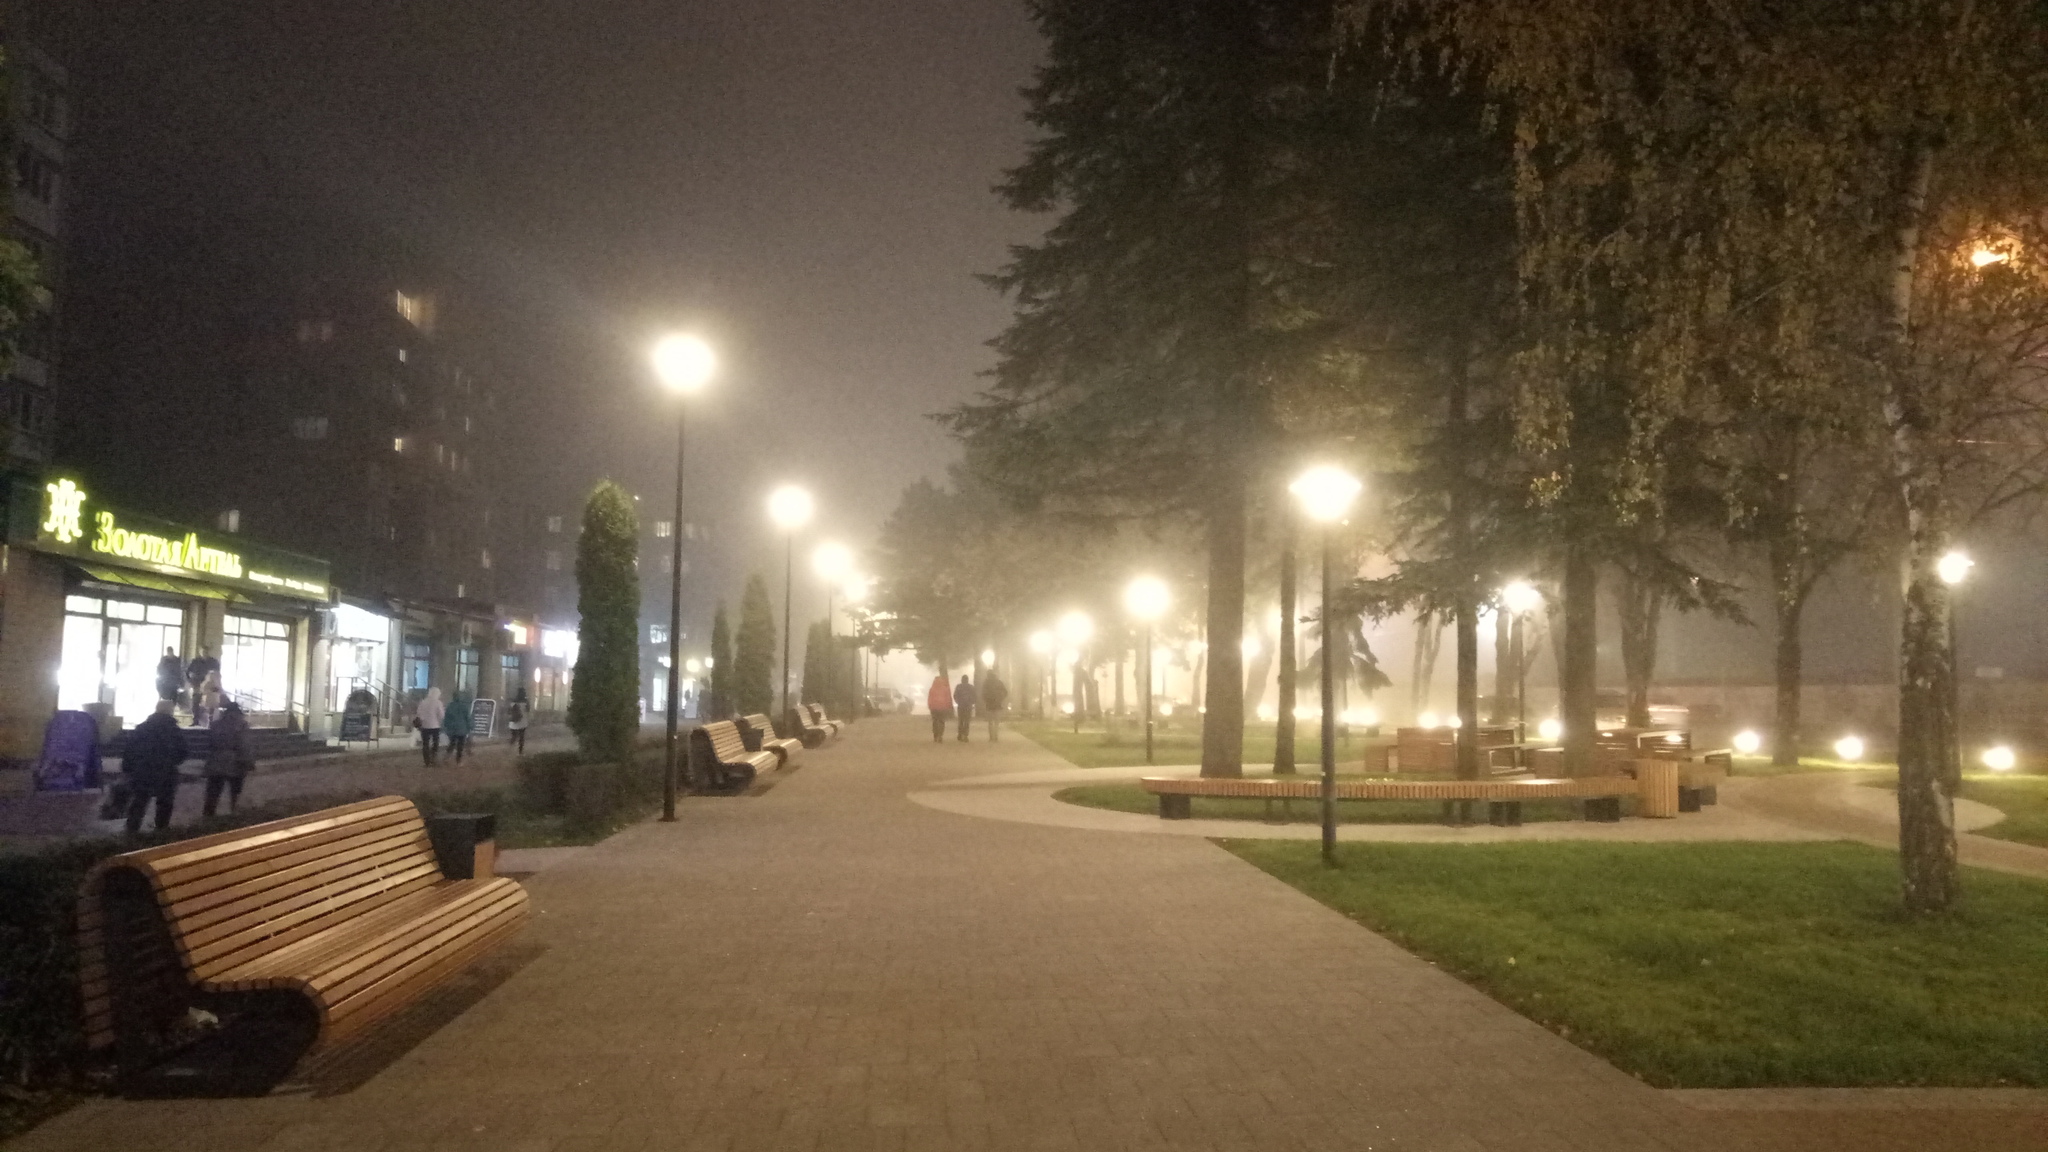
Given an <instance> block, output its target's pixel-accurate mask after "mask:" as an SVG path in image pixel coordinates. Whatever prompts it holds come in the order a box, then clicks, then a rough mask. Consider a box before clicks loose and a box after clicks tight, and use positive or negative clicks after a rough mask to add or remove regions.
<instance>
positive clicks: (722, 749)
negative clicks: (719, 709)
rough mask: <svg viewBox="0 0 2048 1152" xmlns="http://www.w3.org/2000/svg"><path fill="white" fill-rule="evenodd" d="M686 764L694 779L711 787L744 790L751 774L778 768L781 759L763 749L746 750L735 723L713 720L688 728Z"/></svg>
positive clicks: (751, 776) (729, 790) (731, 790)
mask: <svg viewBox="0 0 2048 1152" xmlns="http://www.w3.org/2000/svg"><path fill="white" fill-rule="evenodd" d="M690 763H691V764H692V765H693V766H694V767H695V768H696V770H697V771H696V775H697V778H698V779H699V780H702V781H704V782H705V783H706V784H708V785H710V787H711V788H712V790H714V791H718V792H744V791H746V790H747V787H748V786H749V785H751V784H753V782H754V777H755V776H757V775H759V774H760V773H763V772H773V771H774V770H775V769H776V768H777V767H779V766H780V765H781V763H782V758H781V757H779V756H777V755H776V754H775V753H773V752H770V751H767V750H765V749H762V750H756V751H749V750H748V748H747V743H746V741H745V740H743V739H741V738H740V726H739V725H737V724H735V723H733V722H732V721H730V720H717V721H713V722H712V723H710V724H700V725H698V726H697V727H696V728H694V729H691V731H690Z"/></svg>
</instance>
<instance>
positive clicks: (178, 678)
mask: <svg viewBox="0 0 2048 1152" xmlns="http://www.w3.org/2000/svg"><path fill="white" fill-rule="evenodd" d="M184 690H185V662H184V661H183V660H180V659H178V650H177V649H176V648H166V649H164V658H163V659H161V660H159V661H157V662H156V698H157V699H159V700H170V701H176V700H177V699H178V693H180V692H183V691H184Z"/></svg>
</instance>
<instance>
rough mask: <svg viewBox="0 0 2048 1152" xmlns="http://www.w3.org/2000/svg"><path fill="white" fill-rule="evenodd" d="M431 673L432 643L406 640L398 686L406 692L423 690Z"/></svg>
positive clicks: (432, 662)
mask: <svg viewBox="0 0 2048 1152" xmlns="http://www.w3.org/2000/svg"><path fill="white" fill-rule="evenodd" d="M433 673H434V647H433V645H431V644H417V643H412V642H408V643H407V644H406V646H405V661H404V663H403V664H402V665H401V670H400V672H399V676H398V680H399V683H398V686H399V687H400V688H402V689H405V690H406V691H408V692H425V691H426V690H427V683H428V682H429V681H430V680H431V679H432V678H433Z"/></svg>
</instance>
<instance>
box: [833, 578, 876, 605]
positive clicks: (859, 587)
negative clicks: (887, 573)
mask: <svg viewBox="0 0 2048 1152" xmlns="http://www.w3.org/2000/svg"><path fill="white" fill-rule="evenodd" d="M873 588H874V582H873V581H871V580H869V579H868V578H867V577H865V576H859V575H854V576H848V577H847V578H846V582H845V583H844V584H841V585H840V586H839V594H840V595H841V596H844V597H845V598H846V602H847V603H848V604H858V603H860V602H861V601H863V600H866V599H867V598H868V593H869V592H870V591H872V590H873Z"/></svg>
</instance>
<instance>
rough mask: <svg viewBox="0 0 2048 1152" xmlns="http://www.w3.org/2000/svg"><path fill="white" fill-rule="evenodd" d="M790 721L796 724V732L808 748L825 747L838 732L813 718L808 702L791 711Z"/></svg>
mask: <svg viewBox="0 0 2048 1152" xmlns="http://www.w3.org/2000/svg"><path fill="white" fill-rule="evenodd" d="M789 720H790V723H792V724H794V725H796V734H797V737H798V738H799V739H801V740H802V741H803V743H804V747H806V748H819V747H823V746H824V744H825V742H826V741H828V740H830V739H832V737H833V736H834V735H836V733H834V732H833V731H832V730H831V729H830V728H827V727H825V726H824V725H822V724H820V723H818V722H817V721H816V720H814V719H812V718H811V708H810V705H808V704H798V705H796V706H795V707H794V708H791V709H790V712H789Z"/></svg>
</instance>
